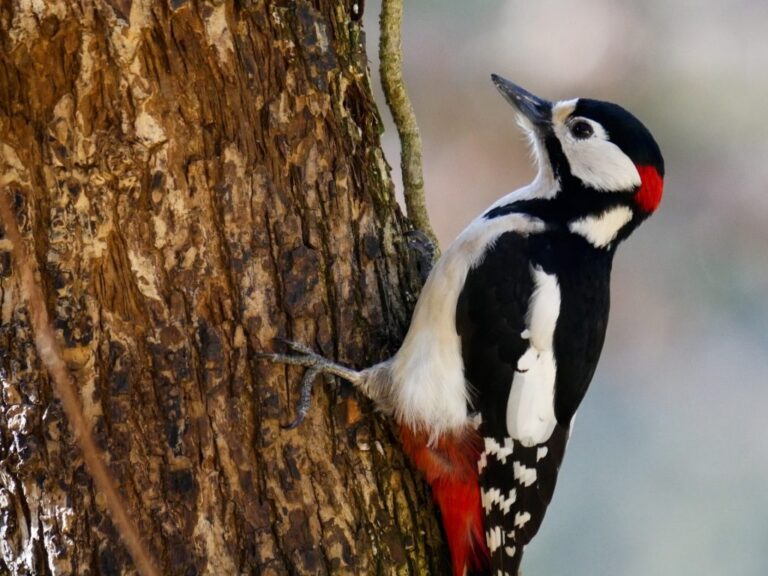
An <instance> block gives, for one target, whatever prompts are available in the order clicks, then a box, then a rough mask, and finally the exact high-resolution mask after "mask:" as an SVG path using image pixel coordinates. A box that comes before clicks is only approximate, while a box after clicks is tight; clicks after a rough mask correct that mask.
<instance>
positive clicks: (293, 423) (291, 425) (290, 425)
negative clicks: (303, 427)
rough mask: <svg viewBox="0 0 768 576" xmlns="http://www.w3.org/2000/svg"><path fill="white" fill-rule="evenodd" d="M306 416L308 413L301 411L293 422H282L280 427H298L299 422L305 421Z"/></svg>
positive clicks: (289, 428)
mask: <svg viewBox="0 0 768 576" xmlns="http://www.w3.org/2000/svg"><path fill="white" fill-rule="evenodd" d="M304 416H306V414H302V413H301V412H299V414H298V415H297V416H296V418H295V419H294V420H293V422H289V423H288V424H280V428H282V429H283V430H293V429H294V428H298V427H299V424H301V423H302V422H304Z"/></svg>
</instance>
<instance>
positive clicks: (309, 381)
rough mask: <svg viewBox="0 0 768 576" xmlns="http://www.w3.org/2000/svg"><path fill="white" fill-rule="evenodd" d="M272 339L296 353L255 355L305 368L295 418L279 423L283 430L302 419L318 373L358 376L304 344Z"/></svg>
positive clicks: (346, 377)
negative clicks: (285, 422)
mask: <svg viewBox="0 0 768 576" xmlns="http://www.w3.org/2000/svg"><path fill="white" fill-rule="evenodd" d="M274 340H275V341H276V342H280V343H281V344H285V345H286V346H287V347H288V349H289V350H291V351H292V352H294V353H296V355H295V356H294V355H291V354H279V353H275V352H257V353H256V357H257V358H260V359H262V360H267V361H269V362H275V363H280V364H289V365H291V366H302V367H304V368H306V369H307V371H306V372H305V373H304V378H303V379H302V381H301V389H300V392H299V400H298V403H297V408H296V418H295V419H294V420H293V421H292V422H289V423H288V424H281V425H280V427H281V428H283V429H284V430H293V429H294V428H297V427H298V426H299V425H300V424H301V423H302V422H303V421H304V418H305V417H306V415H307V413H308V412H309V407H310V403H311V401H312V386H313V384H314V381H315V379H316V378H317V376H318V375H319V374H321V373H323V372H328V373H331V374H334V375H335V376H340V377H342V378H345V379H348V380H350V382H353V383H354V382H356V377H357V376H358V373H357V372H355V371H353V370H349V369H347V368H344V367H343V366H340V365H338V364H335V363H333V362H331V361H330V360H328V359H327V358H324V357H323V356H321V355H320V354H318V353H317V352H315V351H314V350H312V349H311V348H309V347H307V346H305V345H304V344H299V343H298V342H293V341H291V340H286V339H284V338H275V339H274Z"/></svg>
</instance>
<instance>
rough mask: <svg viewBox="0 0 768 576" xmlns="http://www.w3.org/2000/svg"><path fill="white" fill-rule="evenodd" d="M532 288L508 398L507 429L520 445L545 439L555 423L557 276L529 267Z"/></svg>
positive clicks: (558, 311) (550, 433)
mask: <svg viewBox="0 0 768 576" xmlns="http://www.w3.org/2000/svg"><path fill="white" fill-rule="evenodd" d="M531 275H532V276H533V282H534V291H533V294H532V295H531V299H530V302H529V304H528V315H527V324H528V325H527V328H526V330H527V332H528V334H529V339H528V340H529V342H530V347H529V348H528V350H527V351H526V352H525V353H524V354H523V356H521V357H520V360H519V361H518V365H517V370H516V371H515V375H514V377H513V379H512V388H511V390H510V393H509V398H508V400H507V431H508V432H509V435H510V436H511V437H512V438H515V439H517V440H519V441H520V443H521V444H523V446H527V447H529V446H533V445H535V444H541V443H543V442H546V441H547V440H548V439H549V437H550V436H551V435H552V431H553V430H554V429H555V426H556V425H557V419H556V418H555V400H554V399H555V375H556V372H557V366H556V364H555V355H554V350H553V341H554V334H555V326H556V325H557V318H558V316H559V315H560V285H559V283H558V281H557V276H555V275H554V274H547V273H546V272H544V271H543V270H542V269H541V268H540V267H534V268H533V269H532V270H531Z"/></svg>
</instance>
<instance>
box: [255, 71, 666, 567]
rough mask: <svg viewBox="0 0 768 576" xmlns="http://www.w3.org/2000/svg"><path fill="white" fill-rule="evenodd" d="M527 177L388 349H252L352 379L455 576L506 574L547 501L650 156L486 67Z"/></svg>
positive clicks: (606, 118) (621, 119) (616, 126)
mask: <svg viewBox="0 0 768 576" xmlns="http://www.w3.org/2000/svg"><path fill="white" fill-rule="evenodd" d="M492 79H493V82H494V83H495V85H496V87H497V88H498V89H499V91H500V92H501V94H502V95H503V96H504V97H505V98H506V100H507V101H508V102H509V103H510V104H512V106H513V108H514V109H515V112H516V115H517V119H518V123H519V124H520V126H521V127H522V129H523V131H524V132H525V134H526V135H527V137H528V139H529V141H530V144H531V147H532V149H533V153H534V157H535V159H536V162H537V166H538V172H537V175H536V177H535V179H534V180H533V182H531V183H530V184H529V185H527V186H525V187H523V188H521V189H519V190H517V191H515V192H512V193H510V194H508V195H506V196H504V197H502V198H500V199H499V200H498V201H496V202H495V203H494V204H493V205H491V206H490V207H489V208H488V209H487V210H486V211H485V212H483V213H482V214H481V215H480V216H479V217H477V218H476V219H475V220H474V221H473V222H472V223H470V225H469V226H468V227H467V228H466V229H465V230H464V231H463V232H462V233H461V234H460V235H459V236H458V238H457V239H456V240H455V241H454V242H453V243H452V244H451V246H450V247H449V248H448V249H447V250H446V251H445V252H444V253H443V255H442V257H441V258H440V259H439V260H438V262H437V263H436V264H435V266H434V268H433V269H432V271H431V272H430V274H429V276H428V278H427V281H426V283H425V285H424V288H423V290H422V292H421V294H420V296H419V299H418V302H417V305H416V308H415V310H414V313H413V317H412V320H411V324H410V328H409V330H408V333H407V335H406V337H405V340H404V341H403V344H402V346H401V348H400V349H399V350H398V352H397V353H396V354H395V356H394V357H392V358H390V359H389V360H386V361H384V362H382V363H380V364H377V365H375V366H372V367H370V368H368V369H365V370H362V371H354V370H350V369H349V368H345V367H343V366H340V365H338V364H335V363H333V362H331V361H329V360H327V359H325V358H323V357H321V356H319V355H317V354H315V353H314V352H313V351H312V350H311V349H309V348H307V347H305V346H303V345H300V344H296V343H289V347H290V348H291V350H292V352H293V354H265V357H266V358H268V359H270V360H273V361H279V362H287V363H290V364H297V365H301V366H305V367H307V368H308V370H307V372H306V374H305V377H304V383H303V385H302V399H301V401H300V405H299V409H298V417H297V419H296V420H295V421H294V423H293V424H292V426H293V425H297V424H298V423H299V422H300V421H301V419H302V418H303V417H304V415H305V414H306V412H307V409H308V407H309V394H310V389H311V385H312V381H313V379H314V378H315V376H317V375H318V374H319V373H321V372H328V373H331V374H335V375H337V376H340V377H342V378H345V379H346V380H349V381H350V382H352V383H353V384H355V385H356V386H357V387H358V388H359V389H360V390H361V391H362V392H363V393H365V394H366V395H367V396H369V397H370V398H371V399H372V400H373V401H374V403H375V404H376V406H377V407H378V408H379V409H380V410H382V411H383V412H385V413H387V414H390V415H392V416H393V417H394V418H395V419H396V421H397V423H398V424H399V426H400V430H401V437H402V442H403V447H404V450H405V452H406V453H407V454H408V455H409V456H410V458H411V460H412V461H413V463H414V464H415V466H416V467H417V468H418V469H419V470H421V471H422V472H423V474H424V475H425V477H426V479H427V481H428V482H429V483H430V485H431V488H432V493H433V497H434V499H435V501H436V502H437V505H438V507H439V508H440V511H441V517H442V522H443V527H444V531H445V535H446V540H447V542H448V546H449V550H450V555H451V562H452V567H453V574H454V576H462V575H464V574H477V575H479V574H493V576H501V575H504V576H515V575H516V574H517V573H518V569H519V566H520V562H521V559H522V555H523V550H524V548H525V546H526V545H527V544H528V543H529V542H530V541H531V539H532V538H533V537H534V535H535V534H536V532H537V531H538V529H539V527H540V526H541V523H542V520H543V518H544V514H545V512H546V509H547V506H548V504H549V502H550V501H551V499H552V494H553V491H554V488H555V482H556V479H557V474H558V470H559V468H560V464H561V462H562V459H563V455H564V453H565V447H566V444H567V442H568V438H569V436H570V430H571V425H572V422H573V419H574V415H575V413H576V410H577V408H578V407H579V404H580V403H581V401H582V399H583V398H584V394H585V393H586V391H587V387H588V386H589V383H590V380H591V379H592V376H593V374H594V372H595V368H596V366H597V361H598V358H599V356H600V352H601V350H602V347H603V341H604V338H605V331H606V327H607V323H608V309H609V282H610V275H611V265H612V261H613V256H614V254H615V253H616V248H617V247H618V245H619V244H620V243H621V242H622V241H623V240H625V239H626V238H627V237H628V236H629V235H630V234H631V233H632V232H633V231H634V230H635V229H636V228H637V227H638V226H639V225H640V224H641V223H642V222H643V221H644V220H645V219H646V218H648V216H650V215H651V214H652V213H653V212H654V211H655V210H656V209H657V207H658V205H659V203H660V201H661V196H662V189H663V179H664V160H663V158H662V155H661V151H660V150H659V146H658V145H657V143H656V141H655V140H654V138H653V136H652V135H651V133H650V132H649V131H648V129H647V128H646V127H645V126H644V125H643V124H642V123H641V122H640V121H639V120H638V119H637V118H635V117H634V116H633V115H632V114H630V113H629V112H628V111H626V110H625V109H624V108H622V107H620V106H618V105H616V104H612V103H609V102H602V101H598V100H591V99H585V98H578V99H573V100H563V101H558V102H550V101H547V100H544V99H542V98H539V97H537V96H534V95H533V94H531V93H530V92H527V91H526V90H524V89H523V88H521V87H519V86H517V85H515V84H513V83H512V82H509V81H508V80H505V79H504V78H502V77H500V76H497V75H493V76H492Z"/></svg>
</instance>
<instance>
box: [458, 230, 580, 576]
mask: <svg viewBox="0 0 768 576" xmlns="http://www.w3.org/2000/svg"><path fill="white" fill-rule="evenodd" d="M531 238H532V237H528V236H522V235H520V234H517V233H514V232H509V233H506V234H503V235H502V236H501V237H499V239H498V240H497V242H496V243H495V244H494V245H493V247H492V248H490V249H489V250H488V252H487V253H486V255H485V257H484V258H483V260H482V262H481V263H480V264H478V265H477V266H476V267H474V268H473V269H472V270H471V271H470V272H469V274H468V276H467V280H466V283H465V286H464V288H463V290H462V293H461V295H460V297H459V301H458V304H457V310H456V329H457V331H458V333H459V336H460V337H461V346H462V356H463V359H464V373H465V377H466V379H467V381H468V382H469V385H470V386H471V391H472V404H473V406H472V409H473V410H475V411H478V412H480V414H481V416H482V423H481V425H480V429H479V432H480V435H481V436H482V437H483V439H484V443H485V446H484V450H483V452H482V454H481V457H480V461H479V464H478V469H479V473H480V487H481V491H482V492H481V496H482V504H483V513H484V519H485V532H486V540H487V543H488V548H489V551H490V553H491V566H492V574H494V576H495V575H496V574H509V575H511V576H515V575H516V574H517V571H518V567H519V565H520V561H521V559H522V552H523V547H524V546H525V545H526V544H527V543H528V542H529V541H530V540H531V538H533V536H534V535H535V534H536V532H537V531H538V529H539V526H540V525H541V521H542V519H543V518H544V514H545V512H546V508H547V505H548V504H549V502H550V500H551V499H552V493H553V491H554V487H555V481H556V479H557V472H558V469H559V467H560V463H561V462H562V458H563V453H564V451H565V445H566V442H567V439H568V430H567V429H566V428H565V427H563V426H560V425H557V426H556V427H555V430H554V432H553V433H552V436H551V437H550V438H549V439H548V440H547V441H546V442H545V443H543V444H540V445H534V446H530V447H526V446H523V445H522V444H521V443H520V442H518V441H517V440H516V439H514V438H511V437H509V433H508V431H507V424H506V410H507V399H508V397H509V392H510V388H511V385H512V380H513V378H514V375H515V370H516V368H517V362H518V359H519V358H520V356H522V355H523V353H525V351H526V350H527V348H528V345H529V344H528V341H527V340H526V339H524V338H523V336H522V333H523V331H524V330H525V329H526V313H527V311H528V305H529V301H530V298H531V294H532V292H533V289H534V285H533V278H532V275H531V265H532V261H531V243H532V239H531Z"/></svg>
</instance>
